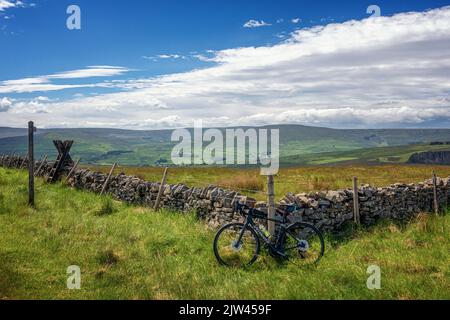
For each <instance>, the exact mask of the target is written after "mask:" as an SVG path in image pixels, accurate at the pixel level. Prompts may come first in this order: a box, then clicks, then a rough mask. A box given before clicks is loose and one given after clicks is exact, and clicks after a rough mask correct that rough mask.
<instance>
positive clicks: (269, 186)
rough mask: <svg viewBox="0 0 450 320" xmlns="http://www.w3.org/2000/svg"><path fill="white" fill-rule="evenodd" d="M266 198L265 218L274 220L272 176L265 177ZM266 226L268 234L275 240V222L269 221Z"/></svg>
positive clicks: (273, 185) (273, 183)
mask: <svg viewBox="0 0 450 320" xmlns="http://www.w3.org/2000/svg"><path fill="white" fill-rule="evenodd" d="M267 198H268V207H267V209H268V210H267V217H268V218H269V219H275V182H274V177H273V175H269V176H267ZM267 226H268V231H269V233H270V234H271V235H272V237H273V238H275V222H274V221H270V220H269V222H268V224H267Z"/></svg>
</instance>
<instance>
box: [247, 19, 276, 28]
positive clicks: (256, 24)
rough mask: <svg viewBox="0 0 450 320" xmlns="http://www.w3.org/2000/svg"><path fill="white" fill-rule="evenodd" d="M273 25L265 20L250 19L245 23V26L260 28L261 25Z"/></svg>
mask: <svg viewBox="0 0 450 320" xmlns="http://www.w3.org/2000/svg"><path fill="white" fill-rule="evenodd" d="M267 26H271V24H270V23H267V22H264V21H263V20H261V21H258V20H249V21H247V22H246V23H245V24H244V28H260V27H267Z"/></svg>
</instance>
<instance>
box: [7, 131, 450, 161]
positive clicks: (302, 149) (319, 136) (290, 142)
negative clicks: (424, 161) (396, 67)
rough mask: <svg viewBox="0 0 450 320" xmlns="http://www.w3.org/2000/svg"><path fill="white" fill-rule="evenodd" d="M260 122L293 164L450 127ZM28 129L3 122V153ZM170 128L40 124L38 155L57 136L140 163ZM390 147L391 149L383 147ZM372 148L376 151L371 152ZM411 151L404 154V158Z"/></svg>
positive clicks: (412, 143) (84, 153)
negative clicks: (48, 126)
mask: <svg viewBox="0 0 450 320" xmlns="http://www.w3.org/2000/svg"><path fill="white" fill-rule="evenodd" d="M262 128H266V129H272V128H278V129H280V142H281V150H280V152H281V157H282V161H283V163H284V164H292V165H295V164H311V163H334V162H342V161H362V162H365V161H368V160H369V159H367V156H365V155H364V154H366V155H367V154H370V152H371V153H380V152H381V153H383V154H382V155H380V157H381V158H386V159H387V158H389V157H396V152H397V151H398V150H397V149H395V148H394V149H389V147H398V146H406V149H407V148H412V149H414V150H412V152H420V151H427V150H428V149H429V148H428V145H429V144H430V143H431V142H433V141H450V129H369V130H364V129H351V130H340V129H331V128H321V127H308V126H301V125H273V126H265V127H262ZM190 130H192V129H190ZM222 130H224V129H222ZM26 132H27V130H26V129H15V128H0V154H6V153H12V152H16V153H21V154H26V145H27V138H26ZM171 134H172V130H154V131H152V130H146V131H137V130H120V129H40V130H38V131H37V133H36V139H35V140H36V142H35V144H36V152H37V157H40V156H42V155H43V154H46V153H48V154H49V156H50V157H54V156H55V155H56V151H55V148H54V147H53V143H52V140H53V139H60V140H75V144H74V146H73V149H72V152H71V153H72V155H73V156H74V158H78V157H81V158H82V159H83V162H85V163H92V164H111V163H112V162H115V161H117V162H119V163H121V164H123V165H137V166H142V165H154V164H155V162H157V161H158V160H161V159H163V160H165V159H170V152H171V150H172V148H173V146H174V145H175V143H172V142H171V141H170V137H171ZM408 146H409V147H408ZM386 147H387V149H383V148H386ZM436 147H439V148H438V149H439V150H442V148H444V149H445V148H447V150H448V149H449V148H450V146H448V145H447V146H445V145H444V146H436ZM372 148H375V149H373V150H372ZM380 148H381V149H380ZM403 148H405V147H403ZM369 149H370V150H372V151H370V152H369V151H368V150H369ZM368 152H369V153H368ZM390 152H391V153H392V154H390ZM319 154H320V156H319ZM407 154H409V153H408V152H407ZM356 155H358V156H356ZM410 155H411V154H409V155H408V157H409V156H410ZM380 157H378V158H380ZM397 157H398V156H397ZM408 157H407V158H406V159H404V158H405V157H404V156H401V157H400V158H401V159H402V161H403V162H406V161H407V160H408ZM321 159H322V160H323V161H321ZM370 160H373V159H370ZM391 160H392V159H391Z"/></svg>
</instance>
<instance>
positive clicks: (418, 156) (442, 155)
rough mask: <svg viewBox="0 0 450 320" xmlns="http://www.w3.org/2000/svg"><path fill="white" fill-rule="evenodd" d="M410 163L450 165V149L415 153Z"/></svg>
mask: <svg viewBox="0 0 450 320" xmlns="http://www.w3.org/2000/svg"><path fill="white" fill-rule="evenodd" d="M408 162H409V163H420V164H447V165H450V151H428V152H421V153H415V154H413V155H412V156H411V157H410V158H409V160H408Z"/></svg>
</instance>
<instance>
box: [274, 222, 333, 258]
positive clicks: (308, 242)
mask: <svg viewBox="0 0 450 320" xmlns="http://www.w3.org/2000/svg"><path fill="white" fill-rule="evenodd" d="M282 243H283V252H284V254H285V255H286V258H287V259H288V260H289V261H291V262H293V263H295V264H296V265H299V266H303V265H312V264H316V263H318V262H319V261H320V259H321V258H322V257H323V255H324V252H325V242H324V240H323V235H322V233H321V232H320V231H319V229H317V228H316V227H315V226H313V225H311V224H308V223H303V222H299V223H295V224H293V225H291V226H290V227H288V228H287V229H286V231H285V233H284V237H283V241H282Z"/></svg>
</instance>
